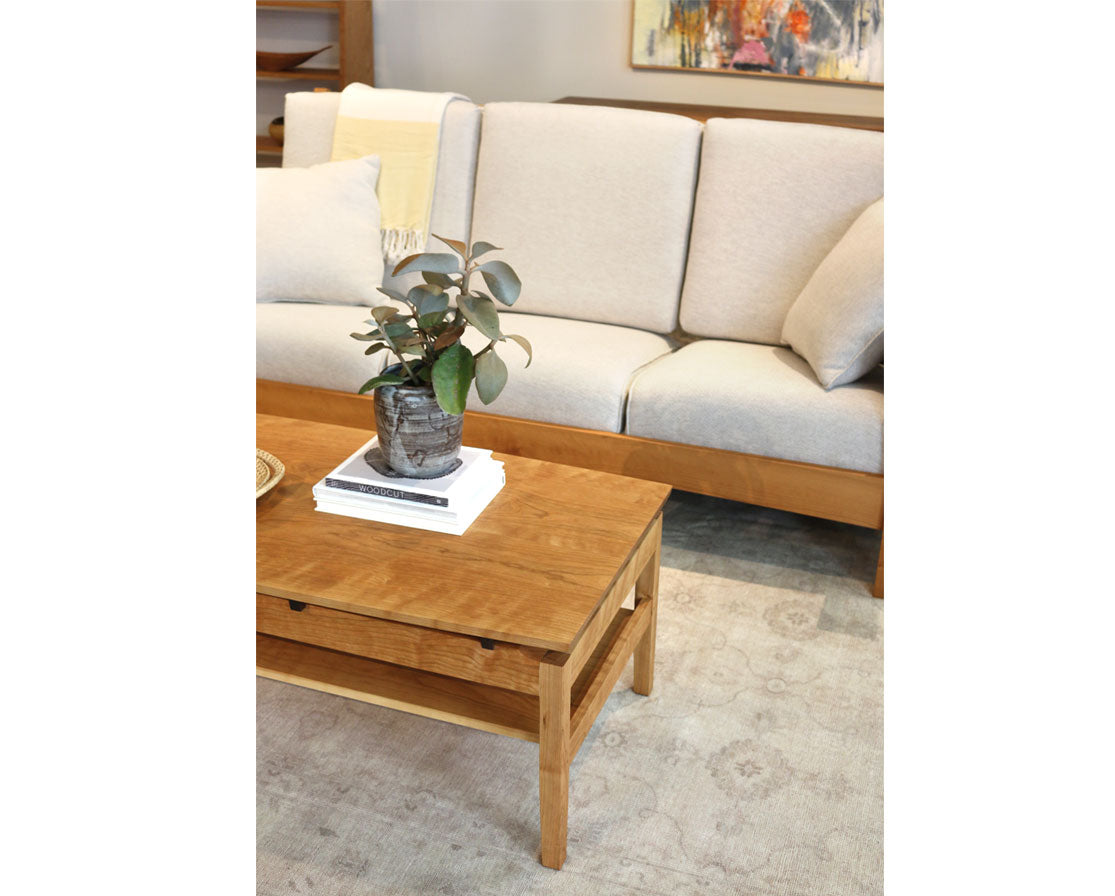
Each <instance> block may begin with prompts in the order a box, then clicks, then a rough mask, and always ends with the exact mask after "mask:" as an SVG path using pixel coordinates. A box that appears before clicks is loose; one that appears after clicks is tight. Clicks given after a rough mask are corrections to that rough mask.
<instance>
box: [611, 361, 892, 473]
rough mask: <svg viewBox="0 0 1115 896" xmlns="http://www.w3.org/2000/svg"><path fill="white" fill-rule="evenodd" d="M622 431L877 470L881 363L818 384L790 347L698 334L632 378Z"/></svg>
mask: <svg viewBox="0 0 1115 896" xmlns="http://www.w3.org/2000/svg"><path fill="white" fill-rule="evenodd" d="M626 432H627V433H628V434H630V435H634V436H643V437H645V438H649V439H662V440H663V441H667V442H682V443H685V444H690V445H703V446H706V447H708V448H723V449H726V450H728V451H739V452H742V453H744V454H759V455H762V456H764V457H777V458H781V459H784V460H794V461H802V462H805V463H811V464H821V465H823V466H827V467H840V468H843V469H848V470H863V471H865V472H868V473H881V472H882V470H883V382H882V373H881V371H878V370H877V371H876V372H874V373H872V374H871V375H869V376H867V377H864V378H863V379H862V380H860V381H859V382H858V383H852V384H850V385H848V386H845V387H843V388H841V389H836V390H834V391H832V392H826V391H825V390H824V388H823V387H822V386H821V384H820V383H818V382H817V378H816V377H815V376H814V375H813V371H812V370H811V369H810V367H809V365H808V364H807V363H806V362H805V361H804V360H803V359H802V358H799V357H798V356H797V355H796V354H794V353H793V352H792V351H791V350H790V349H788V348H781V347H778V346H770V345H755V344H751V343H746V342H725V341H722V340H718V339H707V340H702V341H700V342H694V343H692V344H690V345H687V346H685V347H684V348H682V349H680V350H678V351H677V352H675V353H674V354H672V355H669V356H667V357H665V358H660V359H659V360H657V361H655V362H654V363H653V364H650V365H648V366H647V367H646V368H644V370H643V371H642V372H641V373H640V374H639V375H638V376H637V377H636V378H635V381H634V383H633V384H632V386H631V394H630V397H629V399H628V406H627V429H626Z"/></svg>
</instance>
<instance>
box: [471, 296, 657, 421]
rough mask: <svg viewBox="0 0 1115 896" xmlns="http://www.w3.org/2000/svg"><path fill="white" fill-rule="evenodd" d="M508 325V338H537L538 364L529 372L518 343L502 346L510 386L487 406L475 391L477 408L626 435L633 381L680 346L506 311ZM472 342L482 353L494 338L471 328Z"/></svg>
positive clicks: (651, 336)
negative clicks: (510, 335)
mask: <svg viewBox="0 0 1115 896" xmlns="http://www.w3.org/2000/svg"><path fill="white" fill-rule="evenodd" d="M500 322H501V326H502V329H503V332H504V333H515V334H517V335H519V336H525V337H526V338H527V339H528V340H530V344H531V346H532V348H533V349H534V360H533V361H532V362H531V365H530V367H525V365H526V360H527V357H526V353H525V352H524V351H523V350H522V349H521V348H520V347H519V346H518V345H517V344H515V343H514V342H512V341H511V340H508V341H507V342H505V343H498V344H497V346H498V347H497V353H498V354H499V356H500V358H502V359H503V362H504V363H505V364H506V365H507V371H508V373H507V385H506V386H505V387H504V389H503V392H502V393H500V395H499V397H498V398H497V399H496V400H495V401H494V402H492V403H491V404H490V405H485V404H484V403H483V402H481V401H480V398H479V397H478V396H477V394H476V388H475V386H474V387H473V388H472V389H470V390H469V395H468V409H469V410H470V411H481V412H484V413H489V414H500V415H502V416H505V417H523V418H525V419H528V420H541V421H543V422H545V423H560V424H563V425H565V426H577V427H581V428H584V429H595V430H603V431H605V432H619V431H620V427H621V426H622V425H623V410H624V406H625V405H626V402H627V390H628V388H629V386H630V384H631V380H632V379H633V378H634V376H635V374H636V372H637V371H638V370H639V369H640V368H641V367H642V366H643V365H644V364H647V363H649V362H650V361H653V360H654V359H655V358H659V357H661V356H662V355H665V354H666V353H668V352H669V351H670V349H671V347H672V344H671V343H670V342H669V340H667V339H666V338H665V337H663V336H659V335H657V334H656V333H648V332H646V331H645V330H634V329H630V328H628V327H616V326H612V325H610V324H598V323H591V322H586V321H579V320H567V319H565V318H559V317H543V316H541V315H535V314H502V315H500ZM464 343H465V345H467V346H468V347H469V348H470V349H471V350H472V351H473V352H478V351H480V350H481V349H482V348H483V347H484V346H485V345H487V344H488V340H487V339H486V338H485V337H484V336H483V335H482V334H480V333H479V332H477V331H476V330H475V329H473V328H472V327H469V328H468V330H466V331H465V338H464ZM524 368H525V369H524ZM466 438H467V433H466Z"/></svg>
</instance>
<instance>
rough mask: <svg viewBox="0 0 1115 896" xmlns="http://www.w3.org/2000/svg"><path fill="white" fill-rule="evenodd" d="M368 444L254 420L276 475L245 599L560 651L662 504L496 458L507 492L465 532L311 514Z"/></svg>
mask: <svg viewBox="0 0 1115 896" xmlns="http://www.w3.org/2000/svg"><path fill="white" fill-rule="evenodd" d="M370 437H371V432H370V431H366V430H363V429H353V428H350V427H345V426H334V425H331V424H327V423H315V422H313V421H308V420H297V419H294V418H290V417H272V416H269V415H266V414H257V415H256V444H257V445H258V446H259V447H262V448H264V449H265V450H266V451H268V452H270V453H271V454H273V455H275V456H276V457H277V458H279V460H281V461H282V462H283V464H284V465H285V466H286V476H285V477H284V478H283V480H282V481H281V482H280V483H279V484H278V486H276V488H275V489H273V490H272V491H271V492H269V493H268V494H267V495H265V496H264V497H263V498H261V499H259V501H258V502H257V505H256V507H257V509H256V590H257V591H259V592H260V593H262V594H270V595H274V596H276V597H282V598H287V599H292V600H299V601H305V602H306V603H310V604H316V605H319V606H323V607H330V608H332V609H335V610H345V611H347V612H350V613H360V614H363V615H366V616H375V617H378V618H381V619H390V620H394V621H396V622H406V623H411V624H413V625H421V626H425V627H427V628H434V629H440V630H442V631H451V632H459V633H462V634H468V635H474V636H478V637H483V638H493V639H495V640H498V641H506V642H510V643H513V644H523V645H527V646H532V647H542V648H545V649H548V650H558V651H562V652H568V651H569V649H570V647H571V646H572V644H573V642H574V641H575V640H576V638H577V635H578V634H579V633H580V631H581V629H582V628H583V627H584V626H585V624H586V623H587V622H588V620H589V619H590V617H591V616H592V614H593V613H594V612H595V610H596V608H597V607H598V606H599V604H600V602H601V601H602V600H603V598H604V596H605V595H606V594H607V592H608V589H609V588H610V587H611V585H612V582H613V581H614V580H615V578H616V576H617V575H618V573H619V571H620V570H621V569H622V568H623V565H624V564H625V563H626V561H627V560H628V559H629V557H630V556H631V554H632V552H633V551H634V549H635V547H636V545H637V544H638V543H639V540H640V539H641V538H642V536H643V535H644V534H645V533H646V531H647V530H648V529H649V528H650V526H651V525H652V523H653V522H654V520H655V518H656V516H657V515H658V513H659V512H660V511H661V509H662V505H663V504H664V503H665V502H666V498H667V497H668V496H669V494H670V487H669V486H668V485H664V484H662V483H657V482H646V481H643V480H640V479H631V478H628V477H626V476H616V475H614V474H611V473H600V472H596V471H594V470H582V469H580V468H578V467H569V466H565V465H562V464H553V463H547V462H545V461H539V460H532V459H529V458H524V457H515V456H513V455H506V454H496V455H494V456H495V457H496V458H497V459H498V460H501V461H503V462H504V470H505V472H506V474H507V484H506V485H505V486H504V487H503V490H502V491H501V492H500V493H499V494H498V495H496V497H495V499H494V500H493V501H492V503H491V504H489V505H488V507H487V508H486V509H485V510H484V512H483V513H482V514H481V515H480V517H479V518H478V519H477V520H476V521H475V522H474V523H473V524H472V525H471V526H470V527H469V529H468V531H467V532H466V533H465V534H464V535H443V534H441V533H439V532H428V531H426V530H424V529H411V528H405V527H401V526H391V525H387V524H384V523H374V522H368V521H366V520H358V519H352V518H350V517H343V516H337V515H335V514H330V513H319V512H318V511H316V510H314V498H313V494H312V491H311V489H312V488H313V486H314V484H315V483H317V482H318V481H319V480H320V479H321V478H322V477H323V476H325V474H326V473H328V472H329V471H330V470H332V469H333V468H334V467H336V466H337V464H338V463H340V462H341V461H342V460H344V459H345V458H346V457H348V456H349V455H350V454H352V453H353V452H354V451H356V449H357V448H359V447H360V446H361V445H362V444H364V443H365V442H366V441H367V440H368V439H369V438H370ZM465 442H466V444H467V443H468V426H467V424H466V427H465Z"/></svg>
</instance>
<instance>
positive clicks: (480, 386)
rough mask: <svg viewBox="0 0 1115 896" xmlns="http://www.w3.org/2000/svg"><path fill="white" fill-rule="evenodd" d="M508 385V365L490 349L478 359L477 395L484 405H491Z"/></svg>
mask: <svg viewBox="0 0 1115 896" xmlns="http://www.w3.org/2000/svg"><path fill="white" fill-rule="evenodd" d="M506 385H507V365H506V364H504V363H503V359H502V358H501V357H500V356H499V355H497V354H496V353H495V350H494V349H488V350H487V351H486V352H484V353H483V354H481V355H480V356H478V357H477V359H476V394H477V395H479V396H480V400H481V401H482V402H484V404H491V403H492V402H493V401H495V400H496V399H497V398H499V393H500V392H502V391H503V387H504V386H506Z"/></svg>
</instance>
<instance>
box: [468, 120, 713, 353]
mask: <svg viewBox="0 0 1115 896" xmlns="http://www.w3.org/2000/svg"><path fill="white" fill-rule="evenodd" d="M700 140H701V126H700V124H699V123H698V122H696V121H694V120H692V119H689V118H683V117H681V116H678V115H664V114H662V113H658V112H644V111H638V110H633V109H610V108H603V107H598V106H574V105H564V104H555V103H489V104H488V105H486V106H485V107H484V123H483V136H482V139H481V141H480V155H479V160H478V163H477V172H476V201H475V204H474V206H473V220H472V234H473V238H474V239H481V240H486V241H487V242H491V243H494V244H495V245H497V246H501V247H503V248H504V249H505V250H506V252H504V253H493V255H492V256H491V257H492V258H493V259H496V258H502V259H504V260H506V261H507V262H508V263H510V264H511V266H512V267H513V268H514V269H515V271H516V272H517V273H518V275H519V277H520V278H521V279H522V281H523V292H522V295H521V296H520V298H519V300H518V301H517V302H516V303H515V306H514V309H513V310H514V311H526V312H531V313H534V314H546V315H554V316H560V317H569V318H575V319H577V320H587V321H596V322H598V323H608V324H618V325H621V326H629V327H638V328H640V329H644V330H653V331H655V332H658V333H670V332H672V331H673V329H674V327H675V325H676V323H677V309H678V299H679V295H680V292H681V281H682V275H683V273H684V270H685V255H686V245H687V241H688V234H689V223H690V211H691V208H692V203H693V185H694V183H695V180H696V175H697V157H698V151H699V148H700Z"/></svg>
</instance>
